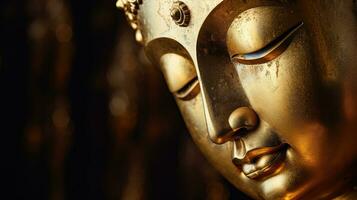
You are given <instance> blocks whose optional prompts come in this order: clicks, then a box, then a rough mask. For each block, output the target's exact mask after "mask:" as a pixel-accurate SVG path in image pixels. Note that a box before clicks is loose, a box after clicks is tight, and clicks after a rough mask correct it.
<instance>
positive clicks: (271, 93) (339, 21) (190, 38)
mask: <svg viewBox="0 0 357 200" xmlns="http://www.w3.org/2000/svg"><path fill="white" fill-rule="evenodd" d="M182 2H183V3H184V4H185V5H186V6H187V8H188V9H189V10H190V12H189V14H190V21H189V23H188V25H187V26H186V27H183V26H179V25H177V23H175V20H174V19H173V17H172V14H171V11H172V10H173V6H174V5H175V3H174V1H171V0H169V1H167V0H144V1H143V3H142V5H140V6H139V7H138V12H137V13H138V15H137V16H136V17H137V19H138V25H139V27H140V30H141V31H142V36H143V40H142V41H143V42H144V44H145V48H146V52H147V54H148V56H149V58H150V59H151V60H152V61H153V62H154V63H156V64H159V65H160V68H161V69H162V71H163V74H164V76H165V78H166V80H167V83H168V86H169V88H170V90H171V92H173V94H174V96H175V97H176V100H177V104H178V105H179V107H180V110H181V113H182V115H183V116H184V119H185V121H186V124H187V126H188V128H189V129H190V132H191V136H192V138H193V140H194V141H195V142H196V144H197V145H198V146H199V147H200V149H201V151H202V152H203V153H204V154H205V155H206V157H207V158H208V159H209V160H210V161H211V163H212V164H213V165H214V166H215V167H216V168H217V169H218V170H219V171H220V172H221V173H222V174H223V175H224V176H225V177H226V178H227V179H228V180H229V181H231V182H232V183H233V184H234V185H235V186H236V187H237V188H238V189H239V190H242V191H244V192H245V193H247V194H248V195H249V196H251V197H252V198H254V199H323V198H327V199H331V198H338V197H339V196H340V198H341V199H356V198H357V196H355V194H354V193H355V192H354V188H355V185H354V179H355V175H356V172H355V168H356V164H355V161H356V158H357V136H356V134H357V112H356V111H357V107H356V106H357V105H356V104H357V83H356V82H357V68H356V63H357V55H356V52H357V14H356V4H355V2H354V1H353V0H339V1H338V0H330V1H327V0H316V1H307V0H296V1H279V0H248V1H240V0H224V1H222V0H202V1H196V0H185V1H182ZM176 17H177V16H176ZM177 18H178V17H177ZM198 83H199V84H200V90H199V89H198V88H197V87H195V86H196V85H197V84H198Z"/></svg>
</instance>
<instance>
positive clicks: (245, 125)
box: [228, 107, 258, 132]
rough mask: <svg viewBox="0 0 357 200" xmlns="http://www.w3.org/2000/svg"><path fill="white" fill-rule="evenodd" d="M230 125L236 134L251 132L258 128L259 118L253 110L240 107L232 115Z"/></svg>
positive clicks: (229, 119) (229, 120)
mask: <svg viewBox="0 0 357 200" xmlns="http://www.w3.org/2000/svg"><path fill="white" fill-rule="evenodd" d="M228 123H229V126H230V127H231V128H232V130H233V131H234V132H241V131H249V130H253V129H255V128H256V126H257V124H258V116H257V113H256V112H255V111H254V110H253V109H251V108H248V107H240V108H237V109H235V110H234V111H233V112H232V113H231V114H230V116H229V118H228Z"/></svg>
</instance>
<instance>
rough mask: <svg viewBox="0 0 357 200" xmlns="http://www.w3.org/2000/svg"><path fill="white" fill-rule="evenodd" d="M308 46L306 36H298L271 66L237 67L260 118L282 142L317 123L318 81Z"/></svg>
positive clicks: (269, 63) (237, 65) (247, 94)
mask: <svg viewBox="0 0 357 200" xmlns="http://www.w3.org/2000/svg"><path fill="white" fill-rule="evenodd" d="M308 49H309V45H308V44H307V43H306V42H304V34H303V33H299V34H297V35H296V37H295V38H294V40H293V41H292V43H291V44H290V46H289V47H288V48H287V49H286V50H285V52H283V53H282V54H281V55H280V56H278V57H277V58H275V59H274V60H272V61H271V62H268V63H264V64H260V65H242V64H235V66H236V70H237V72H238V75H239V79H240V82H241V84H242V86H243V89H244V93H245V94H246V96H247V97H248V99H249V102H250V104H251V106H252V108H253V109H254V110H255V111H256V112H257V113H258V115H259V117H260V118H261V119H262V120H264V121H266V122H267V123H268V124H269V125H270V126H271V127H272V128H273V129H274V130H275V131H276V132H277V133H278V134H282V140H286V141H289V140H290V139H294V138H296V136H297V135H294V134H292V133H296V134H302V133H301V131H302V128H303V127H305V126H310V125H311V123H313V124H314V123H315V121H316V120H317V121H318V117H317V112H316V110H315V107H316V106H315V105H314V104H315V103H314V102H315V100H314V99H315V97H314V93H316V89H315V88H316V86H315V85H316V84H318V83H317V82H316V83H315V81H317V80H316V79H315V78H313V77H314V74H315V75H316V70H314V66H313V64H312V63H313V62H312V60H311V54H309V53H308V52H309V50H308Z"/></svg>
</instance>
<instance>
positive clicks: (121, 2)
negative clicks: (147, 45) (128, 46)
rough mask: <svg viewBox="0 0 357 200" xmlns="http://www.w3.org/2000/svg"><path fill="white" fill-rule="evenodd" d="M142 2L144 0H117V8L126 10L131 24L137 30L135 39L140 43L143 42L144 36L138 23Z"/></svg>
mask: <svg viewBox="0 0 357 200" xmlns="http://www.w3.org/2000/svg"><path fill="white" fill-rule="evenodd" d="M142 3H143V0H118V1H117V2H116V6H117V8H119V9H123V10H124V12H125V15H126V17H127V19H128V21H129V23H130V26H131V27H132V28H133V29H134V30H135V39H136V41H138V42H140V43H142V42H143V37H142V33H141V30H140V29H139V24H138V10H139V6H140V5H141V4H142Z"/></svg>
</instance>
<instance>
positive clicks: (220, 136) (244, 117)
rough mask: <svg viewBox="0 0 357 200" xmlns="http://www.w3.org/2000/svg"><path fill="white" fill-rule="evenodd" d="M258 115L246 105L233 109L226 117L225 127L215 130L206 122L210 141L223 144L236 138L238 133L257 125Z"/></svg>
mask: <svg viewBox="0 0 357 200" xmlns="http://www.w3.org/2000/svg"><path fill="white" fill-rule="evenodd" d="M258 120H259V119H258V116H257V114H256V113H255V111H254V110H252V109H251V108H248V107H239V108H237V109H235V110H234V111H233V112H232V113H231V114H230V115H229V117H228V124H229V126H227V127H226V128H225V129H219V130H215V129H214V128H213V127H212V126H210V125H211V124H210V123H208V124H207V125H208V130H209V131H208V133H209V136H210V139H211V141H212V142H214V143H216V144H224V143H226V142H228V141H233V140H236V139H237V136H239V135H240V134H243V133H246V132H247V131H250V130H253V129H255V128H256V127H257V126H258V123H259V121H258Z"/></svg>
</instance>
